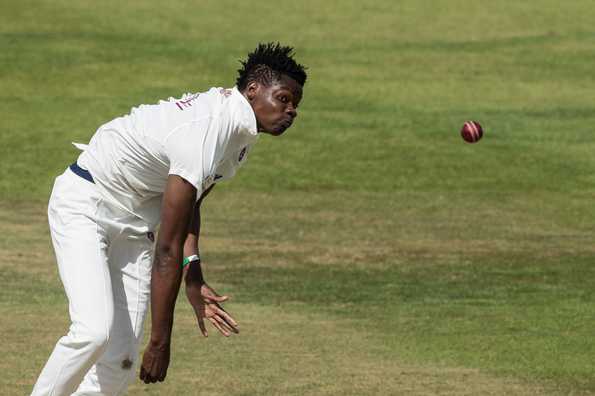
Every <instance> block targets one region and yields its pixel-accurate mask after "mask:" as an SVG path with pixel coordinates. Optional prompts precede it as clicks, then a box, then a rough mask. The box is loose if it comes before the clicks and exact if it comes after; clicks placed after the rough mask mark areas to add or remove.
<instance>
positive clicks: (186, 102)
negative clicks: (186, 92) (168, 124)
mask: <svg viewBox="0 0 595 396" xmlns="http://www.w3.org/2000/svg"><path fill="white" fill-rule="evenodd" d="M199 96H200V93H197V94H194V95H192V96H189V97H187V98H186V99H183V100H182V99H181V100H178V101H176V106H178V109H180V110H184V109H187V108H188V107H192V102H194V101H195V100H196V99H197V98H198V97H199Z"/></svg>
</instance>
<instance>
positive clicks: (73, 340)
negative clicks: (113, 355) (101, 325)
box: [65, 326, 110, 355]
mask: <svg viewBox="0 0 595 396" xmlns="http://www.w3.org/2000/svg"><path fill="white" fill-rule="evenodd" d="M109 333H110V332H109V329H107V328H106V329H102V330H100V329H93V328H89V327H82V326H73V327H71V329H70V332H69V333H68V335H67V336H66V337H65V338H66V340H65V341H66V342H67V343H68V344H71V346H72V347H74V348H75V349H86V350H87V351H88V352H89V353H91V354H93V355H95V354H97V355H101V354H103V352H105V350H106V348H107V345H108V342H109V338H110V334H109Z"/></svg>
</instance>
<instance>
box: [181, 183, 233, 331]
mask: <svg viewBox="0 0 595 396" xmlns="http://www.w3.org/2000/svg"><path fill="white" fill-rule="evenodd" d="M214 186H215V185H214V184H213V185H212V186H211V187H209V188H208V189H207V190H206V191H205V192H204V193H203V195H202V196H201V197H200V199H199V200H198V202H197V203H196V205H195V207H194V214H193V216H192V220H191V221H190V224H189V229H188V236H187V237H186V242H185V243H184V256H185V257H189V256H192V255H195V254H196V255H198V252H199V249H198V239H199V235H200V220H201V219H200V207H201V204H202V201H203V199H204V198H205V197H206V196H207V195H208V194H209V193H210V192H211V190H212V189H213V187H214ZM185 279H186V296H187V297H188V301H189V302H190V304H191V305H192V307H193V308H194V312H195V314H196V319H197V321H198V327H199V328H200V331H201V332H202V334H203V335H204V336H205V337H207V336H208V332H207V328H206V326H205V323H204V320H205V318H206V319H207V320H208V321H209V322H211V324H212V325H213V326H214V327H215V328H216V329H217V330H219V332H221V334H223V335H224V336H226V337H228V336H229V335H231V333H238V332H239V330H238V325H237V323H236V321H235V320H234V319H233V318H232V317H231V316H230V315H229V314H228V313H227V312H226V311H225V309H223V307H222V306H221V305H220V304H221V303H223V302H224V301H227V300H228V298H229V297H227V296H220V295H219V294H217V292H216V291H215V290H213V289H212V288H211V287H210V286H209V285H208V284H207V283H206V282H205V281H204V278H203V274H202V268H201V263H200V261H195V262H191V263H190V264H189V265H188V266H187V267H186V275H185Z"/></svg>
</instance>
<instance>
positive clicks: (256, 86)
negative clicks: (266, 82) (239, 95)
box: [246, 81, 260, 102]
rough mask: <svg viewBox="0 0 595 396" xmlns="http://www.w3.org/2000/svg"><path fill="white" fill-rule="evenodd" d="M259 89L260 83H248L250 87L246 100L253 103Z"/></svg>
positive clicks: (248, 87)
mask: <svg viewBox="0 0 595 396" xmlns="http://www.w3.org/2000/svg"><path fill="white" fill-rule="evenodd" d="M259 89H260V83H258V82H256V81H251V82H250V83H248V85H247V86H246V98H248V100H249V101H250V102H252V101H253V100H254V98H255V97H256V95H257V94H258V91H259Z"/></svg>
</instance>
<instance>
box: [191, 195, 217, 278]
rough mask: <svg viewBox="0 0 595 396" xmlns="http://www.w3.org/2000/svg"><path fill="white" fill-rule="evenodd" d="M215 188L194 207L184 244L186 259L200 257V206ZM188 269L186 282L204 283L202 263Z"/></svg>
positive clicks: (193, 264)
mask: <svg viewBox="0 0 595 396" xmlns="http://www.w3.org/2000/svg"><path fill="white" fill-rule="evenodd" d="M213 187H215V184H213V185H212V186H211V187H209V188H208V189H207V190H205V192H204V193H203V194H202V195H201V197H200V199H199V200H198V201H197V202H196V204H195V205H194V210H193V215H192V218H191V219H190V222H189V224H188V234H187V235H186V241H185V242H184V257H189V256H192V255H194V254H196V255H199V256H200V254H199V249H198V239H199V236H200V206H201V204H202V201H203V199H205V198H206V197H207V195H209V193H210V192H211V190H212V189H213ZM186 268H187V270H186V282H188V281H192V282H198V283H200V284H202V283H204V280H203V276H202V269H201V266H200V263H192V264H190V265H189V266H187V267H186Z"/></svg>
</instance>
